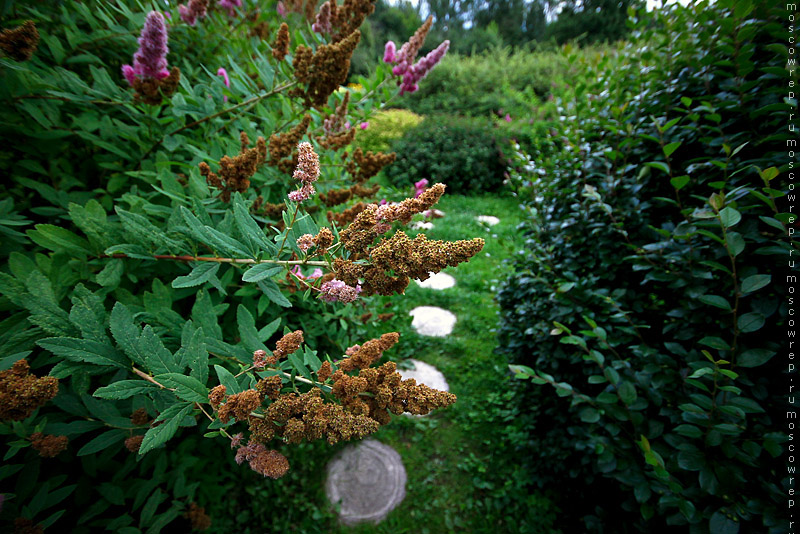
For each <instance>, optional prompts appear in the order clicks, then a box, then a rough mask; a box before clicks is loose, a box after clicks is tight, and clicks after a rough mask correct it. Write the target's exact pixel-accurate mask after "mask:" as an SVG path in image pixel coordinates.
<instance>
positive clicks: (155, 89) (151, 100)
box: [133, 67, 181, 106]
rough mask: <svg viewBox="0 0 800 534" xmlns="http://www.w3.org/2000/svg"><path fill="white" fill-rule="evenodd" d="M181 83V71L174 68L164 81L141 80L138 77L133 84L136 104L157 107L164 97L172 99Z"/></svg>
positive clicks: (154, 79) (153, 79)
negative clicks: (142, 103)
mask: <svg viewBox="0 0 800 534" xmlns="http://www.w3.org/2000/svg"><path fill="white" fill-rule="evenodd" d="M180 81H181V70H180V69H179V68H178V67H172V68H171V69H170V71H169V76H167V77H166V78H164V79H163V80H159V79H156V78H140V77H136V79H135V80H134V82H133V90H134V91H135V93H134V95H133V100H134V102H140V101H141V102H144V103H145V104H150V105H153V106H157V105H159V104H160V103H161V101H162V100H163V98H164V97H166V98H170V97H171V96H172V95H173V94H175V91H177V89H178V84H179V83H180Z"/></svg>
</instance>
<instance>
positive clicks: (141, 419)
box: [131, 408, 150, 426]
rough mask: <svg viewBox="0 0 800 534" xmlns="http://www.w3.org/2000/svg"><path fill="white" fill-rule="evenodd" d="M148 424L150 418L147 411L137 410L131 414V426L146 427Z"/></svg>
mask: <svg viewBox="0 0 800 534" xmlns="http://www.w3.org/2000/svg"><path fill="white" fill-rule="evenodd" d="M149 422H150V416H149V415H147V410H145V409H144V408H139V409H137V410H136V411H134V412H133V413H132V414H131V424H133V425H136V426H142V425H146V424H147V423H149Z"/></svg>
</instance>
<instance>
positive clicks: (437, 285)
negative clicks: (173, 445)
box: [414, 273, 456, 290]
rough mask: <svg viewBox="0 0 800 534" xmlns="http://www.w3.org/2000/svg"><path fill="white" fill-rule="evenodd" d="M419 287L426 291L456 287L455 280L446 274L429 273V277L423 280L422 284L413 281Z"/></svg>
mask: <svg viewBox="0 0 800 534" xmlns="http://www.w3.org/2000/svg"><path fill="white" fill-rule="evenodd" d="M414 281H415V282H416V283H417V285H418V286H419V287H425V288H428V289H437V290H440V289H447V288H449V287H453V286H454V285H456V279H455V278H453V277H452V276H450V275H449V274H447V273H436V274H433V273H431V277H430V278H428V279H427V280H425V281H424V282H420V281H419V280H414Z"/></svg>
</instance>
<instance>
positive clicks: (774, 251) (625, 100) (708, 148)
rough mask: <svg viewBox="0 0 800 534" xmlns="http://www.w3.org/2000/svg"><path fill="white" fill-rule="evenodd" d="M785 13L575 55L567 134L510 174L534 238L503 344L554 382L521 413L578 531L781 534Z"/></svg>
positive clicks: (694, 13) (528, 374)
mask: <svg viewBox="0 0 800 534" xmlns="http://www.w3.org/2000/svg"><path fill="white" fill-rule="evenodd" d="M734 4H735V7H736V10H735V11H734V9H733V7H734ZM748 6H749V7H748ZM780 16H781V15H780V13H779V12H777V10H772V9H770V8H768V6H766V5H758V6H757V5H756V4H749V3H747V5H746V6H745V7H744V8H742V7H741V6H740V3H738V2H735V3H734V2H727V3H726V2H720V3H717V4H715V5H711V6H709V5H707V4H701V5H699V6H695V7H692V8H681V7H673V8H670V9H667V10H662V11H660V12H656V13H655V14H654V15H647V14H645V13H644V12H643V11H638V12H637V13H636V17H637V23H636V26H635V29H634V30H635V32H636V40H635V41H634V42H633V43H631V44H629V45H625V46H620V47H619V50H618V51H617V52H616V53H614V54H607V55H602V56H599V57H597V58H591V57H587V56H584V57H583V58H581V57H580V56H579V55H578V54H572V55H571V57H570V60H571V61H572V62H574V63H575V64H576V65H577V64H581V65H582V66H583V68H585V69H586V70H585V75H584V80H585V81H584V82H582V83H579V84H577V85H576V86H575V87H574V90H573V91H571V92H566V93H564V95H563V99H561V100H560V102H559V103H560V106H561V107H562V110H561V115H563V116H564V117H565V118H567V119H566V120H565V121H564V122H563V123H562V124H560V125H558V126H557V127H556V130H555V131H553V132H552V134H551V135H548V136H547V137H545V138H542V139H540V140H539V143H538V146H537V147H536V148H535V150H534V151H533V157H530V158H529V157H527V156H526V155H524V154H520V155H519V159H518V161H517V162H516V165H515V168H516V169H517V172H515V173H514V175H513V176H512V181H513V183H514V184H515V186H516V190H517V194H518V195H520V197H521V198H522V199H524V200H525V201H526V203H527V206H528V210H529V211H530V214H531V221H530V223H529V224H528V225H527V233H528V236H529V238H528V242H527V246H526V250H525V251H524V253H522V254H520V255H519V257H518V258H517V259H516V261H515V267H516V273H515V274H514V275H513V276H512V277H510V278H509V279H508V280H507V281H506V282H505V284H504V285H503V287H502V288H501V290H500V292H499V296H498V298H499V301H500V304H501V307H502V313H501V323H500V327H499V338H500V346H501V352H502V353H504V354H506V355H508V357H509V358H510V361H511V362H513V365H512V366H511V369H512V371H513V372H514V373H515V374H516V375H517V376H518V378H521V379H526V380H529V381H531V382H533V383H535V384H540V385H543V386H545V387H537V388H533V389H531V391H530V392H529V394H528V395H527V396H526V398H525V400H524V402H525V403H526V404H527V405H535V406H537V407H538V408H537V409H538V410H539V413H538V414H537V417H536V420H535V421H534V422H533V423H532V425H531V428H530V439H531V442H532V446H533V447H534V449H535V450H537V451H539V452H540V453H541V456H540V457H539V458H538V459H537V460H536V461H535V469H534V471H535V472H536V473H537V479H538V480H537V482H538V483H539V484H540V485H542V486H544V487H547V486H548V485H551V484H554V483H556V482H557V483H558V485H559V488H564V492H563V494H562V495H561V497H562V498H563V499H564V500H563V501H561V502H568V503H569V506H570V508H571V510H572V513H573V514H574V516H575V517H579V518H581V521H580V522H579V523H578V524H575V525H573V526H572V529H573V530H574V531H597V532H600V531H613V532H636V531H638V532H653V531H655V530H659V529H661V528H663V526H664V525H669V526H670V528H672V529H677V530H678V531H683V532H711V533H721V532H739V531H742V532H774V533H778V532H783V530H782V529H783V528H784V525H785V524H786V523H785V521H786V519H785V514H786V512H785V511H784V510H785V497H784V494H783V492H782V490H781V488H780V486H779V482H780V479H781V477H782V476H784V475H785V471H783V469H784V467H783V465H784V464H783V463H782V462H781V461H779V457H780V454H781V447H780V444H781V443H782V442H784V441H785V440H786V439H787V437H786V435H785V434H784V433H783V432H782V431H781V426H780V423H779V421H781V420H783V417H785V414H784V412H783V411H782V410H783V403H782V399H781V392H780V390H779V389H776V388H775V387H774V379H775V377H776V376H780V370H781V369H780V364H779V363H778V362H777V358H773V356H774V355H775V354H776V351H777V350H778V349H779V344H778V340H780V339H781V338H782V336H785V322H786V319H785V318H786V316H787V315H786V301H785V299H784V298H783V296H784V295H786V287H785V281H784V280H783V279H781V277H778V276H775V274H774V272H773V270H774V269H775V266H776V265H778V264H779V263H782V262H783V261H785V258H786V257H787V255H788V254H787V253H788V251H789V245H788V242H787V235H788V234H787V226H786V223H787V221H788V220H789V219H788V214H785V213H780V212H779V210H778V208H777V206H776V203H777V202H778V201H779V199H780V197H783V196H784V193H783V192H781V191H778V190H777V189H775V188H774V185H772V184H771V183H770V180H771V179H774V177H775V176H777V175H778V174H779V173H780V172H783V171H784V170H786V169H787V168H788V165H786V164H779V167H773V165H774V164H775V163H776V162H781V161H786V156H785V148H784V146H785V141H786V140H787V139H789V136H790V135H791V134H789V133H788V132H786V129H785V127H783V126H782V125H784V124H785V121H786V116H787V115H788V113H790V112H794V111H795V110H796V102H795V101H788V100H787V101H784V99H783V97H784V95H785V92H784V87H786V86H787V84H788V81H789V71H787V70H784V64H785V59H786V58H785V55H782V54H776V53H775V52H774V51H773V50H772V49H771V47H772V46H773V45H772V44H771V43H773V42H774V40H775V39H777V38H778V36H779V34H780V32H781V29H780V28H781V26H780V24H779V20H781V19H780V18H779V17H780ZM778 132H780V133H778ZM550 387H552V388H553V389H550ZM553 391H555V393H556V394H557V395H556V396H554V395H552V392H553ZM565 480H571V483H570V484H565V482H564V481H565Z"/></svg>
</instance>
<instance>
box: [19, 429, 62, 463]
mask: <svg viewBox="0 0 800 534" xmlns="http://www.w3.org/2000/svg"><path fill="white" fill-rule="evenodd" d="M28 439H30V441H31V447H33V448H34V450H36V451H38V452H39V456H41V457H42V458H53V457H54V456H58V454H59V453H61V452H62V451H65V450H66V449H67V444H68V443H69V438H67V436H51V435H45V434H42V433H41V432H35V433H33V434H31V436H30V437H29V438H28Z"/></svg>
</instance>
